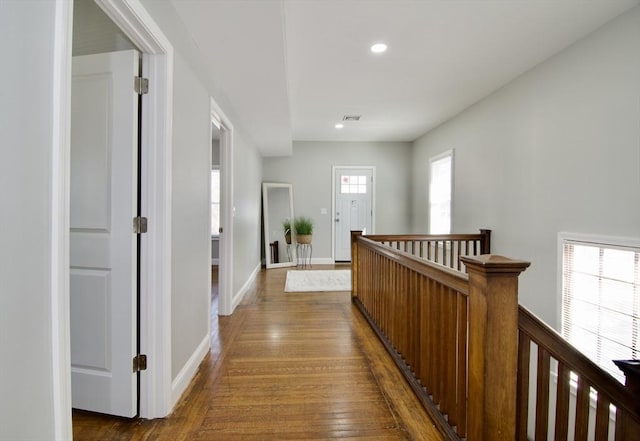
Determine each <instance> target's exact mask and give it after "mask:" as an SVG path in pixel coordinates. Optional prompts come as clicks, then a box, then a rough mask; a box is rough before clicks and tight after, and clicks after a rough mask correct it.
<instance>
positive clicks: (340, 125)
mask: <svg viewBox="0 0 640 441" xmlns="http://www.w3.org/2000/svg"><path fill="white" fill-rule="evenodd" d="M335 127H336V129H341V128H343V127H344V124H340V123H338V124H336V126H335Z"/></svg>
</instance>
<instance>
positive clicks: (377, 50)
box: [371, 43, 387, 54]
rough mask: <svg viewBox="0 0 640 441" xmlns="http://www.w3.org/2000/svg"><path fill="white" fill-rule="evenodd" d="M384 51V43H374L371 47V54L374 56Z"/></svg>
mask: <svg viewBox="0 0 640 441" xmlns="http://www.w3.org/2000/svg"><path fill="white" fill-rule="evenodd" d="M386 50H387V45H386V44H384V43H376V44H374V45H373V46H371V52H373V53H374V54H381V53H383V52H384V51H386Z"/></svg>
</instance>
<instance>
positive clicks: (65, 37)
mask: <svg viewBox="0 0 640 441" xmlns="http://www.w3.org/2000/svg"><path fill="white" fill-rule="evenodd" d="M72 23H73V4H72V3H71V2H67V1H57V2H56V4H55V23H54V43H53V50H54V53H53V63H54V65H53V81H52V94H53V97H52V108H51V111H52V112H51V113H52V116H53V121H52V130H53V134H52V152H51V160H52V163H51V166H52V168H51V315H52V317H51V354H52V366H51V371H52V372H51V376H52V379H53V391H52V401H53V437H54V439H55V440H66V439H71V438H72V437H73V429H72V420H71V405H72V404H71V349H70V341H71V332H70V326H69V323H70V303H69V199H70V195H69V193H70V190H69V173H70V151H71V46H72V40H73V35H72Z"/></svg>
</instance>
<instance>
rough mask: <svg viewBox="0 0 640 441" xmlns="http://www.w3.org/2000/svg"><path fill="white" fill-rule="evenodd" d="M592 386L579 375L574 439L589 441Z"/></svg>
mask: <svg viewBox="0 0 640 441" xmlns="http://www.w3.org/2000/svg"><path fill="white" fill-rule="evenodd" d="M590 390H591V387H590V386H589V384H588V383H587V382H586V381H585V380H584V378H582V377H578V391H577V392H576V426H575V434H574V436H573V439H574V440H575V441H587V435H588V434H589V430H588V429H589V405H590V400H589V392H590Z"/></svg>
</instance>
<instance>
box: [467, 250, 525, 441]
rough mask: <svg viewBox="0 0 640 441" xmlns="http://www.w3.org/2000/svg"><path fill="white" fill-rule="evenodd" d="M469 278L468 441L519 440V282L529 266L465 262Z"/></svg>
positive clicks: (488, 259)
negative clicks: (517, 408)
mask: <svg viewBox="0 0 640 441" xmlns="http://www.w3.org/2000/svg"><path fill="white" fill-rule="evenodd" d="M463 262H464V263H465V265H466V266H467V271H468V272H469V403H468V440H469V441H501V440H513V439H515V435H516V431H515V427H516V376H517V375H516V371H517V360H518V276H519V274H520V273H521V272H522V271H524V270H525V269H526V268H527V267H528V266H529V265H530V263H529V262H523V261H516V260H511V259H508V258H506V257H502V256H495V255H483V256H474V257H463Z"/></svg>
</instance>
